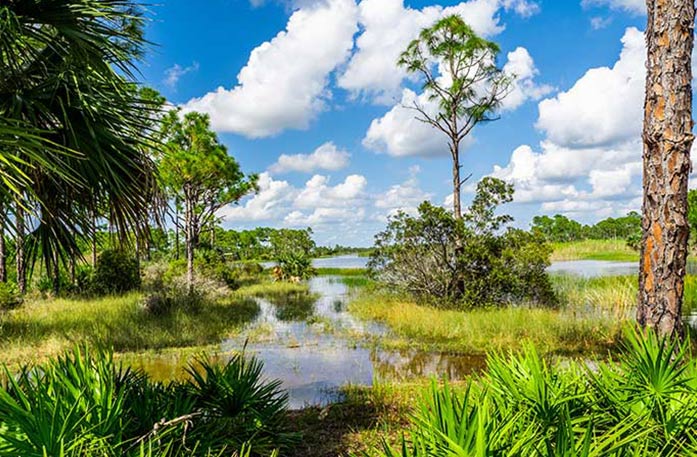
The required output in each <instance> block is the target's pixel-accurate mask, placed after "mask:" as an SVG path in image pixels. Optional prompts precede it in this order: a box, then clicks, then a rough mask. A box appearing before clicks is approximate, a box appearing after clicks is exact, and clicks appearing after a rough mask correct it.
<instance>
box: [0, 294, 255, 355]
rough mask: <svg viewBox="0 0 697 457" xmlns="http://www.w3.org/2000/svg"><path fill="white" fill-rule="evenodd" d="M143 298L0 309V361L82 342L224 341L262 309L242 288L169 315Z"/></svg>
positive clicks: (116, 345)
mask: <svg viewBox="0 0 697 457" xmlns="http://www.w3.org/2000/svg"><path fill="white" fill-rule="evenodd" d="M142 302H143V296H142V294H139V293H131V294H127V295H123V296H110V297H103V298H94V299H69V298H59V299H53V300H31V301H27V302H26V303H25V304H24V306H22V307H21V308H18V309H15V310H11V311H7V312H5V313H3V314H2V315H0V362H2V363H6V364H11V365H14V364H17V363H20V362H27V361H36V360H45V359H46V358H47V357H50V356H53V355H56V354H58V353H60V352H63V351H64V350H65V349H66V348H68V347H70V346H72V345H73V344H75V343H82V342H88V343H91V344H95V345H99V346H103V347H109V348H113V349H114V350H115V351H117V352H129V351H143V350H148V349H161V348H169V347H192V346H203V345H208V344H213V343H219V342H220V341H221V339H223V338H226V337H230V336H234V335H236V334H237V333H238V332H239V331H240V330H241V329H242V327H243V325H244V324H245V323H246V322H248V321H250V320H251V319H253V318H254V317H255V316H256V314H257V313H258V312H259V308H258V305H257V304H256V302H254V301H253V300H251V299H248V298H244V296H243V295H242V294H241V292H238V293H237V294H234V295H232V296H230V297H228V298H224V299H220V300H216V301H215V302H211V303H204V304H203V305H201V306H200V307H197V308H195V309H175V310H173V311H172V312H171V313H167V314H165V315H153V314H151V313H149V312H148V311H147V310H145V309H144V307H143V305H142Z"/></svg>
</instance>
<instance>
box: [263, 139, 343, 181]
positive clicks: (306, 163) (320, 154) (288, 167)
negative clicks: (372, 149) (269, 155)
mask: <svg viewBox="0 0 697 457" xmlns="http://www.w3.org/2000/svg"><path fill="white" fill-rule="evenodd" d="M350 158H351V154H349V153H348V152H346V151H344V150H343V149H339V148H337V146H336V145H335V144H334V143H332V142H331V141H329V142H327V143H324V144H323V145H321V146H320V147H318V148H317V149H315V150H314V151H313V152H312V153H311V154H293V155H288V154H281V155H280V156H279V157H278V160H277V161H276V163H274V164H273V165H271V166H270V167H269V172H271V173H274V174H281V173H288V172H291V171H299V172H302V173H311V172H313V171H315V170H330V171H337V170H341V169H342V168H345V167H347V166H348V164H349V159H350Z"/></svg>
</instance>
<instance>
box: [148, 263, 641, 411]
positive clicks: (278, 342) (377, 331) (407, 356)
mask: <svg viewBox="0 0 697 457" xmlns="http://www.w3.org/2000/svg"><path fill="white" fill-rule="evenodd" d="M365 261H366V259H365V258H362V257H358V256H342V257H338V258H331V259H319V260H318V261H316V265H317V264H319V265H317V266H327V267H329V266H331V267H338V268H351V267H352V268H361V267H362V266H364V264H365ZM636 268H637V266H636V264H635V263H625V262H603V261H572V262H559V263H555V264H554V265H552V267H550V272H553V273H565V274H575V275H580V276H588V277H590V276H606V275H625V274H632V273H634V271H636ZM309 286H310V292H311V293H312V294H313V295H312V297H310V296H307V295H304V296H296V297H289V298H279V299H277V300H275V301H276V302H275V303H274V301H273V300H267V299H257V302H258V304H259V307H260V312H259V314H258V316H257V318H256V319H255V320H254V321H253V322H251V323H250V324H248V326H247V328H246V330H245V331H244V332H243V334H242V336H240V337H239V338H233V339H228V340H225V341H223V342H222V343H221V345H220V353H221V354H223V355H219V356H218V357H220V358H223V359H224V358H225V357H226V356H225V355H224V354H230V353H231V352H234V351H237V350H240V349H241V348H243V347H244V346H245V341H246V339H247V338H249V340H250V341H253V343H249V344H247V346H246V351H247V353H249V354H254V355H256V356H257V357H258V358H259V359H260V360H261V361H263V362H264V369H265V373H266V376H268V378H270V379H280V380H281V381H282V382H283V387H284V388H285V389H287V390H288V393H289V399H290V406H291V408H300V407H303V406H307V405H324V404H327V403H330V402H332V401H336V400H337V398H338V395H339V391H340V387H342V386H345V385H347V384H353V385H372V383H373V381H374V380H375V379H376V378H377V379H397V380H403V379H409V378H415V377H423V376H431V375H437V376H446V377H448V378H450V379H461V378H463V377H465V376H467V375H469V374H471V373H474V372H477V371H480V370H482V369H483V368H485V365H486V361H485V358H484V357H483V356H481V355H463V354H457V355H453V354H445V353H438V352H422V351H414V350H409V351H387V350H381V349H376V348H374V347H366V346H363V345H360V344H358V343H357V341H365V340H367V339H370V338H373V339H377V340H379V337H380V335H382V334H384V333H385V332H387V330H386V329H385V328H384V327H383V326H381V325H379V324H375V323H366V322H362V321H360V320H358V319H356V318H354V317H353V316H352V315H351V314H349V313H348V311H347V305H348V302H349V300H350V296H349V293H350V291H349V288H348V287H347V286H346V285H345V284H343V283H342V282H341V278H339V277H334V276H321V277H316V278H313V279H311V280H310V282H309ZM188 358H189V357H188V356H185V355H181V356H177V355H169V356H163V357H157V356H150V357H147V356H146V357H143V358H142V359H140V361H138V362H136V363H135V364H136V365H138V366H140V367H141V368H143V369H145V370H146V371H147V372H149V373H150V374H151V375H153V376H154V377H155V378H159V379H167V378H172V377H177V376H182V375H183V373H184V371H183V367H184V366H185V365H186V362H187V360H188Z"/></svg>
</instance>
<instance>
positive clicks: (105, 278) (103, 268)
mask: <svg viewBox="0 0 697 457" xmlns="http://www.w3.org/2000/svg"><path fill="white" fill-rule="evenodd" d="M140 283H141V278H140V268H139V266H138V261H137V260H136V258H135V257H134V256H133V255H132V254H130V253H129V252H127V251H124V250H106V251H103V252H102V253H101V254H100V255H99V258H98V259H97V266H96V268H95V270H94V276H93V289H94V291H95V292H97V293H101V294H122V293H124V292H128V291H130V290H134V289H137V288H139V287H140Z"/></svg>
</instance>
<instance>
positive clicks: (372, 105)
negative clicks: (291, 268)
mask: <svg viewBox="0 0 697 457" xmlns="http://www.w3.org/2000/svg"><path fill="white" fill-rule="evenodd" d="M643 4H644V1H643V0H467V1H463V2H458V1H440V2H437V1H435V2H434V1H410V0H207V1H205V2H190V1H185V0H166V1H165V2H162V3H161V4H159V5H155V6H152V7H150V11H149V14H148V15H149V17H150V21H149V23H148V28H147V35H146V36H147V38H148V39H149V40H150V41H151V42H153V43H154V44H155V45H154V46H153V47H152V49H151V51H150V52H149V53H148V55H147V56H146V58H145V61H144V64H143V65H142V73H143V79H144V83H145V84H148V85H150V86H152V87H155V88H156V89H158V90H159V91H161V92H162V94H163V95H165V96H166V97H167V98H168V100H169V101H170V102H172V103H174V104H177V105H180V106H182V107H183V108H184V110H198V111H204V112H208V113H209V114H210V115H211V119H212V123H213V126H214V128H215V129H216V131H217V132H218V133H219V135H220V138H221V140H222V141H223V142H224V143H225V144H226V145H227V146H228V148H229V151H230V154H232V155H233V156H234V157H235V158H237V159H238V160H239V162H240V163H241V164H242V166H243V168H244V169H245V170H246V171H247V172H250V173H251V172H255V173H260V174H261V176H260V184H261V189H260V192H259V193H258V194H257V195H256V196H253V197H248V198H246V199H244V200H243V201H241V202H240V204H239V205H236V206H234V207H230V208H226V209H224V210H223V211H222V212H221V215H222V216H223V217H224V218H225V222H224V225H225V226H227V227H230V228H246V227H254V226H259V225H264V226H275V227H306V226H311V227H312V228H313V229H314V231H315V238H316V240H317V241H318V242H320V243H323V244H334V243H341V244H352V245H370V244H371V242H372V238H373V235H374V234H375V233H376V232H377V231H379V230H380V229H382V228H383V227H384V225H385V221H386V218H387V217H388V216H389V215H390V214H392V213H394V212H395V211H398V210H406V211H409V210H413V208H414V207H415V206H416V205H417V204H418V203H419V202H420V201H422V200H424V199H430V200H431V201H433V202H435V203H438V204H445V202H446V200H447V198H448V197H449V195H450V192H451V190H450V184H449V182H450V159H449V157H448V155H447V149H445V147H444V143H443V142H444V141H445V139H444V138H441V136H442V135H440V134H439V132H437V131H434V130H431V129H429V128H428V127H427V126H425V125H422V124H420V123H418V121H415V120H413V115H412V113H411V112H409V111H407V110H404V109H403V108H402V107H401V105H402V104H403V103H404V102H409V101H410V100H413V99H414V97H419V96H420V95H421V94H420V92H421V91H420V86H419V84H418V82H416V81H413V80H410V79H409V78H407V77H406V75H405V74H404V73H403V72H401V71H400V70H399V69H398V68H397V67H396V65H395V60H396V56H397V54H398V53H399V51H401V50H402V49H403V48H404V47H405V46H406V44H407V43H408V42H409V41H410V40H411V39H412V38H414V37H415V35H416V34H417V33H418V32H419V30H420V29H421V28H422V27H424V26H427V25H430V24H431V23H433V22H434V21H435V20H437V19H438V18H440V17H442V16H443V15H446V14H453V13H456V14H460V15H461V16H463V18H464V19H465V20H466V21H467V22H468V23H469V24H470V25H471V26H472V27H473V28H474V29H475V31H477V32H478V33H479V34H481V35H483V36H485V37H487V38H488V39H491V40H493V41H496V42H497V43H499V45H500V47H501V53H500V55H499V62H498V63H499V64H500V66H502V67H503V68H504V70H506V71H508V72H510V73H511V74H515V75H517V83H516V86H515V88H514V90H513V92H512V93H511V95H509V97H508V98H507V99H506V100H505V101H504V106H503V109H502V111H501V119H500V120H499V121H496V122H493V123H490V124H487V125H482V126H479V127H477V128H476V129H475V130H474V132H473V135H472V138H471V140H470V141H469V142H468V144H467V145H466V147H465V148H464V149H463V159H462V161H463V171H464V172H465V173H467V174H469V173H472V174H473V179H472V182H476V181H477V180H478V179H480V178H481V177H483V176H486V175H494V176H497V177H500V178H502V179H506V180H508V181H509V182H512V183H513V184H515V186H516V196H515V202H514V203H512V204H509V205H507V207H506V208H505V210H506V211H507V212H509V213H511V214H513V215H514V216H515V218H516V224H517V225H519V226H522V227H526V226H528V224H529V221H530V220H531V219H532V217H533V216H534V215H536V214H555V213H563V214H567V215H569V216H571V217H574V218H576V219H579V220H582V221H584V222H593V221H595V220H598V219H600V218H604V217H607V216H616V215H620V214H624V213H626V212H627V211H628V210H631V209H638V207H639V206H640V180H641V176H640V171H641V144H640V136H639V135H640V130H641V107H642V104H643V80H644V74H645V73H644V65H643V62H644V60H643V59H644V44H643V34H642V33H641V31H642V30H643V28H644V24H645V21H646V18H645V14H644V11H643ZM466 190H467V191H468V192H471V189H466ZM470 196H471V195H470V194H468V195H467V199H469V197H470Z"/></svg>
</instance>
